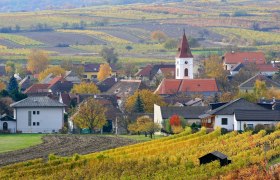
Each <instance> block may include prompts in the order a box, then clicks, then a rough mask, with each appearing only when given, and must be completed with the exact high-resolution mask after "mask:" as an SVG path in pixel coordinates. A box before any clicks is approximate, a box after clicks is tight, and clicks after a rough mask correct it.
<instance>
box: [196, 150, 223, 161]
mask: <svg viewBox="0 0 280 180" xmlns="http://www.w3.org/2000/svg"><path fill="white" fill-rule="evenodd" d="M209 154H212V155H214V156H216V157H218V158H219V159H227V155H225V154H223V153H221V152H219V151H213V152H210V153H208V154H205V155H204V156H202V157H200V158H199V159H201V158H204V157H205V156H208V155H209Z"/></svg>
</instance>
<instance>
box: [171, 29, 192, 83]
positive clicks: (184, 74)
mask: <svg viewBox="0 0 280 180" xmlns="http://www.w3.org/2000/svg"><path fill="white" fill-rule="evenodd" d="M175 60H176V79H193V55H192V52H191V50H190V46H189V43H188V40H187V37H186V34H185V30H184V34H183V38H182V40H181V43H180V45H179V48H178V53H177V56H176V58H175Z"/></svg>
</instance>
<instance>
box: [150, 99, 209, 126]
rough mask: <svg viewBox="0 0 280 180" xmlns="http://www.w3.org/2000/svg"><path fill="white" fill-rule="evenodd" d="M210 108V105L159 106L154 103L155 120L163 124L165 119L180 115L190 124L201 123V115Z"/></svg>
mask: <svg viewBox="0 0 280 180" xmlns="http://www.w3.org/2000/svg"><path fill="white" fill-rule="evenodd" d="M207 110H209V107H208V106H183V107H179V106H164V107H161V106H158V105H156V104H154V122H155V123H158V124H160V125H163V124H164V122H165V120H169V119H170V117H171V116H173V115H178V116H180V117H182V118H184V119H185V120H186V122H187V123H188V124H190V125H191V124H193V123H195V124H197V125H200V124H201V120H200V118H199V115H201V114H203V113H205V112H206V111H207Z"/></svg>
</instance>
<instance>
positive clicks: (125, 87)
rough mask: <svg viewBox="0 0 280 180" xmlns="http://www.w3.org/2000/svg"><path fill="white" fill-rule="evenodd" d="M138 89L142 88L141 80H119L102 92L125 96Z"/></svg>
mask: <svg viewBox="0 0 280 180" xmlns="http://www.w3.org/2000/svg"><path fill="white" fill-rule="evenodd" d="M140 89H143V83H142V81H141V80H120V81H119V82H117V83H116V84H114V85H113V86H112V87H111V88H110V89H109V90H108V91H107V92H106V93H104V94H108V95H116V96H118V97H120V98H126V97H129V96H131V95H133V94H134V93H135V92H136V91H137V90H140Z"/></svg>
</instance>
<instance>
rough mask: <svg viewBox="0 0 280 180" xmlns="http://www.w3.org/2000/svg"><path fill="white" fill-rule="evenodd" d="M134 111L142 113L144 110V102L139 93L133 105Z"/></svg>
mask: <svg viewBox="0 0 280 180" xmlns="http://www.w3.org/2000/svg"><path fill="white" fill-rule="evenodd" d="M134 112H136V113H143V112H144V103H143V100H142V99H141V97H140V95H139V94H138V96H137V100H136V102H135V105H134Z"/></svg>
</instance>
